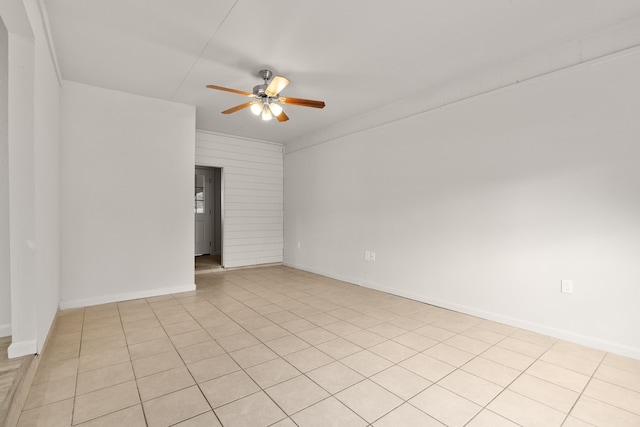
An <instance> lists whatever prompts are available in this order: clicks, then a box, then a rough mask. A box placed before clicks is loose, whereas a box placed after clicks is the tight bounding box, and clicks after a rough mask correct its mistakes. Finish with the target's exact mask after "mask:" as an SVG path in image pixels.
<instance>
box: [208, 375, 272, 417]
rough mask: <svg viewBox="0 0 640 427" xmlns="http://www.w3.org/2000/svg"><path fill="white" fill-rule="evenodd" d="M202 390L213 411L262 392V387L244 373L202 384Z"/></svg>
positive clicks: (225, 376)
mask: <svg viewBox="0 0 640 427" xmlns="http://www.w3.org/2000/svg"><path fill="white" fill-rule="evenodd" d="M200 388H201V389H202V392H203V393H204V395H205V396H206V398H207V400H208V401H209V404H210V405H211V407H212V408H213V409H215V408H218V407H220V406H222V405H225V404H227V403H230V402H233V401H234V400H238V399H241V398H243V397H245V396H248V395H250V394H253V393H255V392H257V391H259V390H260V387H258V386H257V385H256V383H255V382H254V381H253V380H252V379H251V377H249V376H248V375H247V374H245V373H244V372H243V371H238V372H234V373H232V374H228V375H224V376H222V377H219V378H216V379H213V380H211V381H207V382H204V383H201V384H200Z"/></svg>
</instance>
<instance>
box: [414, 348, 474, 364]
mask: <svg viewBox="0 0 640 427" xmlns="http://www.w3.org/2000/svg"><path fill="white" fill-rule="evenodd" d="M422 354H425V355H427V356H429V357H433V358H434V359H438V360H440V361H441V362H445V363H448V364H449V365H453V366H456V367H460V366H462V365H464V364H465V363H467V362H468V361H469V360H471V359H473V358H474V357H475V355H474V354H471V353H467V352H466V351H464V350H460V349H459V348H455V347H451V346H450V345H448V344H444V343H440V344H436V345H434V346H433V347H429V348H428V349H426V350H425V351H423V352H422Z"/></svg>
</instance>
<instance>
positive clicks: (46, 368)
mask: <svg viewBox="0 0 640 427" xmlns="http://www.w3.org/2000/svg"><path fill="white" fill-rule="evenodd" d="M47 350H48V349H47ZM79 363H80V361H79V358H77V357H74V358H72V359H64V360H56V361H53V362H52V361H50V360H49V359H48V358H47V359H45V360H44V361H43V363H40V366H38V370H37V372H36V375H35V377H34V378H33V382H32V384H40V383H46V382H50V381H56V380H61V379H63V378H67V377H75V376H76V375H77V373H78V365H79Z"/></svg>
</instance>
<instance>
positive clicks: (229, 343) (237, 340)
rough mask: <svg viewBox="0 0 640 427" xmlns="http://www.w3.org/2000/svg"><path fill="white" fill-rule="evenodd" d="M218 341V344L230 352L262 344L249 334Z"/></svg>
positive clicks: (242, 333) (243, 333) (240, 334)
mask: <svg viewBox="0 0 640 427" xmlns="http://www.w3.org/2000/svg"><path fill="white" fill-rule="evenodd" d="M217 341H218V344H220V346H221V347H222V348H224V349H225V350H226V351H228V352H231V351H235V350H240V349H243V348H246V347H250V346H252V345H256V344H260V341H258V339H257V338H256V337H254V336H253V335H251V334H250V333H249V332H241V333H239V334H235V335H229V336H227V337H223V338H218V339H217Z"/></svg>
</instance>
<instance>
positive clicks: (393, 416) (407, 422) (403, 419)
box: [373, 403, 445, 427]
mask: <svg viewBox="0 0 640 427" xmlns="http://www.w3.org/2000/svg"><path fill="white" fill-rule="evenodd" d="M398 426H402V427H445V425H444V424H442V423H441V422H439V421H437V420H435V419H434V418H431V417H430V416H429V415H427V414H425V413H424V412H422V411H420V410H419V409H416V408H415V407H414V406H411V405H409V404H408V403H405V404H403V405H401V406H399V407H398V408H396V409H394V410H393V411H391V412H389V413H388V414H387V415H385V416H384V417H382V418H380V419H379V420H378V421H376V422H375V423H373V427H398Z"/></svg>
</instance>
